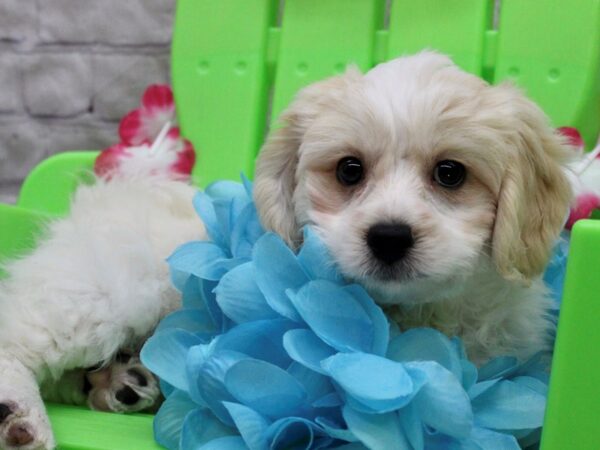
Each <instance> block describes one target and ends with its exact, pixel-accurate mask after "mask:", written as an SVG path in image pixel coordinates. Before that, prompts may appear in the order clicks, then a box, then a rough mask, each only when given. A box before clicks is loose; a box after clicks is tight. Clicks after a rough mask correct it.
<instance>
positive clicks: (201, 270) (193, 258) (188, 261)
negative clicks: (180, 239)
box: [167, 241, 245, 281]
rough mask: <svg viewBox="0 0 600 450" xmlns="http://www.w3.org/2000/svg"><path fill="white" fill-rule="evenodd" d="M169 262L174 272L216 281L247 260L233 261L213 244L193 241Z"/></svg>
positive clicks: (183, 246)
mask: <svg viewBox="0 0 600 450" xmlns="http://www.w3.org/2000/svg"><path fill="white" fill-rule="evenodd" d="M167 262H168V263H169V265H170V266H171V270H172V271H176V272H183V273H189V274H191V275H196V276H197V277H200V278H204V279H206V280H215V281H216V280H219V279H220V278H221V277H222V276H223V275H225V274H226V273H227V272H228V271H229V270H231V269H233V268H234V267H235V266H237V265H239V264H241V263H242V262H245V260H240V259H236V258H234V259H232V258H231V257H230V255H228V254H227V253H225V252H224V251H223V249H222V248H221V247H219V246H217V245H215V244H214V243H212V242H205V241H192V242H188V243H187V244H183V245H181V246H179V247H178V248H177V249H176V250H175V252H174V253H173V254H172V255H171V256H169V258H167Z"/></svg>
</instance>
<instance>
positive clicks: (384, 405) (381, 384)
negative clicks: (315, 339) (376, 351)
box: [322, 353, 417, 413]
mask: <svg viewBox="0 0 600 450" xmlns="http://www.w3.org/2000/svg"><path fill="white" fill-rule="evenodd" d="M322 366H323V368H324V369H325V370H326V371H327V373H329V374H330V375H331V378H333V379H334V380H335V381H336V382H337V383H338V384H339V385H340V387H341V388H342V389H343V390H344V391H345V393H346V394H347V395H348V396H349V397H350V398H349V404H352V405H353V406H354V408H357V409H358V408H360V410H361V411H366V412H375V411H376V412H379V413H382V412H388V411H393V410H395V409H398V408H401V407H403V406H405V405H406V404H407V403H408V402H409V401H410V400H411V399H412V398H413V396H414V395H415V394H416V390H417V386H415V384H414V383H413V380H412V379H411V377H410V375H409V374H408V373H407V372H406V370H404V367H403V366H402V364H400V363H396V362H393V361H390V360H388V359H385V358H382V357H379V356H375V355H369V354H366V353H338V354H337V355H334V356H332V357H330V358H328V359H326V360H325V361H323V363H322ZM352 400H354V401H352Z"/></svg>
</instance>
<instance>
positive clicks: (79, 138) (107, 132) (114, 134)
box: [44, 122, 119, 155]
mask: <svg viewBox="0 0 600 450" xmlns="http://www.w3.org/2000/svg"><path fill="white" fill-rule="evenodd" d="M44 137H45V138H46V144H45V145H46V153H47V154H48V155H52V154H55V153H60V152H64V151H70V150H103V149H105V148H107V147H109V146H111V145H112V144H116V143H117V142H118V141H119V135H118V131H117V124H105V123H94V122H90V123H87V124H56V123H54V124H48V125H47V126H46V132H45V133H44Z"/></svg>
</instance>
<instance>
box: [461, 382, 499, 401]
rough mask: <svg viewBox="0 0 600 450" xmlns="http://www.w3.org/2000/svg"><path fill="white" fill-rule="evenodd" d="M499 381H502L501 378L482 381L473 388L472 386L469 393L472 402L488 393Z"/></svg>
mask: <svg viewBox="0 0 600 450" xmlns="http://www.w3.org/2000/svg"><path fill="white" fill-rule="evenodd" d="M499 381H501V380H500V378H494V379H492V380H486V381H481V382H479V383H476V384H474V385H473V386H471V389H469V390H468V391H467V392H468V394H469V397H470V398H471V400H475V399H476V398H477V397H479V396H480V395H481V394H483V393H484V392H486V391H487V390H488V389H490V388H491V387H492V386H494V385H495V384H496V383H498V382H499Z"/></svg>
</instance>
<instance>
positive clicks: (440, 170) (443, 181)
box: [433, 160, 467, 189]
mask: <svg viewBox="0 0 600 450" xmlns="http://www.w3.org/2000/svg"><path fill="white" fill-rule="evenodd" d="M466 173H467V172H466V170H465V166H463V165H462V164H461V163H459V162H456V161H451V160H444V161H440V162H438V163H437V164H436V166H435V169H433V179H434V180H435V182H436V183H437V184H439V185H440V186H443V187H445V188H448V189H456V188H458V187H459V186H460V185H461V184H463V182H464V181H465V176H466Z"/></svg>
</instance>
